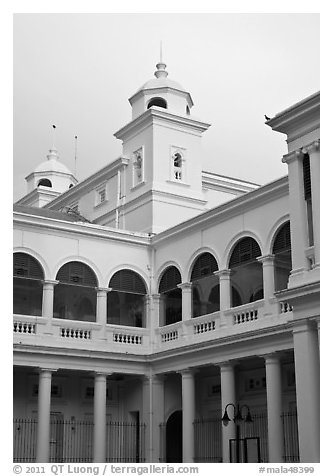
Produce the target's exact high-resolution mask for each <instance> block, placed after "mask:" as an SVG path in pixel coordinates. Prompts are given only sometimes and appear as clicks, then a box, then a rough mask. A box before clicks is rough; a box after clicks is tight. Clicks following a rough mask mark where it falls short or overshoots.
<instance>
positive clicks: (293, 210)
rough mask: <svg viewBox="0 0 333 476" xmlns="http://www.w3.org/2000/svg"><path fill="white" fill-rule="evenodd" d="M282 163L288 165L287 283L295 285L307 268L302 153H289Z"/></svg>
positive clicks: (306, 229)
mask: <svg viewBox="0 0 333 476" xmlns="http://www.w3.org/2000/svg"><path fill="white" fill-rule="evenodd" d="M282 162H284V163H286V164H288V176H289V207H290V232H291V244H292V246H291V253H292V263H293V269H292V271H291V274H290V278H289V282H290V283H293V282H294V283H295V285H296V284H297V282H299V280H298V277H299V275H301V274H302V273H303V271H304V270H306V269H307V268H308V263H307V258H306V256H305V250H306V249H307V248H308V247H309V245H308V238H307V237H308V227H307V218H306V206H305V200H304V183H303V153H302V152H301V151H300V150H296V151H294V152H291V153H289V154H287V155H285V156H284V157H283V159H282Z"/></svg>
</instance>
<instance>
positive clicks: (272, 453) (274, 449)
mask: <svg viewBox="0 0 333 476" xmlns="http://www.w3.org/2000/svg"><path fill="white" fill-rule="evenodd" d="M264 358H265V365H266V393H267V423H268V455H269V462H270V463H283V449H284V443H283V422H282V417H281V414H282V382H281V363H280V359H279V357H278V355H276V354H270V355H265V356H264Z"/></svg>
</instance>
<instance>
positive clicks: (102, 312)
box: [96, 288, 111, 339]
mask: <svg viewBox="0 0 333 476" xmlns="http://www.w3.org/2000/svg"><path fill="white" fill-rule="evenodd" d="M96 291H97V298H96V322H97V324H100V325H101V337H102V339H106V323H107V294H108V292H109V291H111V288H96Z"/></svg>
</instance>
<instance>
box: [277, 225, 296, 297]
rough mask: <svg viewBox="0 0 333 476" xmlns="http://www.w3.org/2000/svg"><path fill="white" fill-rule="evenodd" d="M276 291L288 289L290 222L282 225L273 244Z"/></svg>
mask: <svg viewBox="0 0 333 476" xmlns="http://www.w3.org/2000/svg"><path fill="white" fill-rule="evenodd" d="M273 254H274V255H275V259H274V271H275V291H280V290H282V289H287V287H288V280H289V275H290V271H291V269H292V263H291V240H290V222H289V221H288V222H286V223H285V224H284V225H282V226H281V228H280V229H279V231H278V233H277V234H276V236H275V239H274V244H273Z"/></svg>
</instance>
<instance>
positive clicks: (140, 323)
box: [13, 179, 292, 354]
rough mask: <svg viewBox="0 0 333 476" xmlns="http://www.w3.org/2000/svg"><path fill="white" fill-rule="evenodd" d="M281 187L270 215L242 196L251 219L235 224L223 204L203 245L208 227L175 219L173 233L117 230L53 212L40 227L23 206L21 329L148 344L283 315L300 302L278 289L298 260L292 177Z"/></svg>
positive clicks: (113, 346) (205, 338) (199, 337)
mask: <svg viewBox="0 0 333 476" xmlns="http://www.w3.org/2000/svg"><path fill="white" fill-rule="evenodd" d="M270 187H271V188H272V185H271V186H270ZM273 188H275V189H276V188H278V189H279V193H277V191H276V190H275V193H272V194H271V197H272V202H271V203H269V204H267V203H265V204H262V207H263V209H264V210H266V214H267V217H270V218H269V219H267V221H266V222H263V221H262V219H261V217H262V211H263V210H260V207H259V208H258V209H257V210H256V211H255V212H254V210H253V207H250V208H249V210H248V212H246V213H245V214H244V210H245V208H244V204H240V205H239V206H240V207H241V208H242V210H243V216H242V220H244V219H245V221H247V219H248V220H250V217H252V218H251V221H252V229H244V230H243V232H241V233H239V231H238V232H236V230H237V223H239V216H237V215H236V216H235V217H234V218H231V217H229V219H228V220H227V222H226V223H225V222H224V221H223V219H222V220H221V218H223V213H220V219H218V218H217V217H215V219H214V224H211V226H210V227H209V228H206V231H205V233H207V231H208V230H211V231H210V233H211V237H212V236H214V237H215V238H214V242H212V240H211V237H209V236H207V237H205V240H204V246H198V240H199V239H202V234H203V228H201V229H197V230H195V229H193V230H192V232H188V231H187V232H186V233H185V235H184V236H180V235H178V236H177V234H176V231H177V230H175V229H174V230H173V233H175V236H174V237H173V238H172V239H170V236H164V237H163V236H156V237H147V236H144V235H137V234H129V233H122V232H120V231H119V232H118V233H117V236H115V235H114V231H111V230H110V229H109V230H107V229H105V227H98V226H96V225H92V224H83V223H70V225H69V224H66V226H65V224H64V223H61V222H60V221H56V220H54V219H53V218H47V219H46V218H45V220H44V221H42V220H41V219H40V217H38V219H37V218H36V223H35V225H36V226H35V227H34V226H33V220H32V217H30V219H29V223H26V222H25V220H26V218H27V217H26V215H24V214H21V215H20V214H17V217H16V219H17V220H16V229H15V233H14V235H15V242H16V243H15V244H16V246H15V251H14V267H13V272H14V332H15V336H16V337H15V338H17V340H19V341H20V342H22V340H24V342H25V343H26V344H29V343H30V342H31V343H32V341H33V340H35V341H37V342H39V343H42V342H43V344H44V343H45V344H47V345H51V346H52V345H54V346H59V345H60V346H63V347H65V348H66V347H76V346H79V347H82V346H84V347H85V348H98V349H101V348H103V349H106V350H108V351H110V350H112V351H115V352H121V353H122V352H124V353H126V352H129V349H130V352H131V353H134V354H149V353H151V352H155V351H156V352H159V351H161V350H163V349H170V348H179V347H182V346H186V345H189V344H191V343H192V342H210V341H212V340H214V339H220V338H223V337H225V336H227V335H231V334H233V335H235V336H238V335H239V334H240V333H243V332H244V333H247V332H253V331H257V332H259V333H260V332H261V330H262V329H267V328H272V329H273V328H276V326H277V327H279V326H281V325H282V326H283V325H285V323H286V322H287V320H288V319H290V318H291V317H292V311H291V308H290V307H289V306H288V304H287V303H285V302H284V303H282V304H281V303H279V302H278V300H277V299H276V297H275V292H277V291H280V290H283V289H286V288H287V287H288V279H289V274H290V271H291V269H292V257H291V238H290V223H289V216H288V213H287V196H286V190H287V182H286V179H282V180H280V181H279V182H278V183H276V184H275V185H274V187H273ZM282 192H283V193H282ZM254 193H256V194H257V195H258V194H259V192H258V191H256V192H254ZM259 195H260V194H259ZM259 195H258V197H257V198H258V199H260V197H259ZM273 197H274V198H273ZM257 205H258V204H257ZM273 209H275V211H277V210H279V212H278V213H279V215H280V216H279V217H278V218H277V217H276V216H273V215H272V210H273ZM253 213H255V215H256V218H255V217H254V215H253ZM247 214H249V216H248V218H246V216H247ZM234 220H236V222H235V223H234ZM44 227H45V231H46V230H48V236H47V238H46V237H45V233H43V232H42V230H43V228H44ZM217 231H218V233H217ZM183 232H184V231H183ZM170 233H171V232H170ZM170 250H173V251H172V257H173V259H172V260H170V256H171V255H170ZM41 337H43V340H42V339H41Z"/></svg>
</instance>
